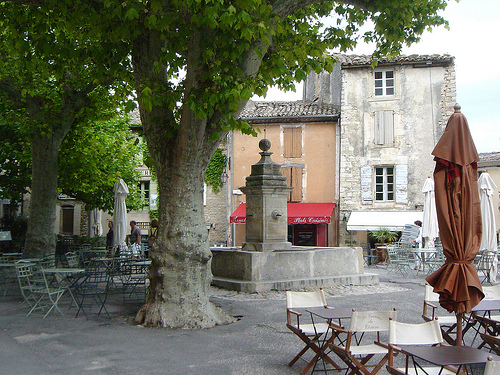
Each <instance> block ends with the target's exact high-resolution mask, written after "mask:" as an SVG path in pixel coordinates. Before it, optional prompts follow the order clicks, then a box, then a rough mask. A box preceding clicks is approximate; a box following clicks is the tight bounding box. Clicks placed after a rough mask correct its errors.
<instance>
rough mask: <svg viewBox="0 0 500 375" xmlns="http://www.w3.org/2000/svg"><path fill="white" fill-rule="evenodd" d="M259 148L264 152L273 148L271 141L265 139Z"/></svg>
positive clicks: (261, 141)
mask: <svg viewBox="0 0 500 375" xmlns="http://www.w3.org/2000/svg"><path fill="white" fill-rule="evenodd" d="M259 148H260V149H261V150H262V151H267V150H269V149H270V148H271V141H270V140H269V139H266V138H263V139H261V140H260V142H259Z"/></svg>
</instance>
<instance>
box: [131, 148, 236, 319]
mask: <svg viewBox="0 0 500 375" xmlns="http://www.w3.org/2000/svg"><path fill="white" fill-rule="evenodd" d="M188 154H191V153H190V152H188ZM178 156H179V157H178V158H177V160H170V161H169V163H165V164H167V165H166V166H164V167H159V168H157V177H158V184H159V186H160V191H159V199H160V202H159V232H158V239H157V240H156V242H155V244H154V246H153V248H152V249H151V250H150V252H149V254H150V258H151V260H152V264H151V267H150V286H149V290H148V291H149V294H148V298H147V300H146V303H145V305H144V306H143V307H142V308H141V309H140V311H139V312H138V314H137V316H136V321H137V322H138V323H142V324H143V325H145V326H150V327H158V326H159V327H171V328H208V327H213V326H215V325H220V324H227V323H230V322H232V321H233V320H234V319H233V318H232V317H230V316H228V315H226V314H225V313H224V312H223V311H222V310H221V309H220V308H218V307H216V306H214V305H213V304H212V303H211V302H210V301H209V296H210V293H209V287H210V282H211V278H212V272H211V258H212V254H211V251H210V248H209V243H208V233H207V229H206V227H205V218H204V212H203V200H202V199H203V175H204V168H202V167H201V166H200V161H199V159H198V160H196V159H191V158H190V157H188V158H185V155H178ZM190 159H191V160H190ZM180 160H183V161H182V162H180Z"/></svg>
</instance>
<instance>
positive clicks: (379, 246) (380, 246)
mask: <svg viewBox="0 0 500 375" xmlns="http://www.w3.org/2000/svg"><path fill="white" fill-rule="evenodd" d="M375 250H376V251H377V256H378V262H379V263H385V260H386V259H387V244H385V243H376V244H375Z"/></svg>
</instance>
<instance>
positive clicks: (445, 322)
mask: <svg viewBox="0 0 500 375" xmlns="http://www.w3.org/2000/svg"><path fill="white" fill-rule="evenodd" d="M438 308H439V294H438V293H434V290H433V287H432V286H430V285H429V284H426V285H425V292H424V309H423V312H422V318H423V319H424V321H426V322H430V321H432V320H435V319H438V322H439V325H440V327H441V334H442V335H443V338H444V340H445V341H446V342H447V343H448V344H450V345H455V339H454V338H453V337H452V335H455V336H456V328H457V317H456V316H455V315H453V314H449V315H440V316H437V309H438Z"/></svg>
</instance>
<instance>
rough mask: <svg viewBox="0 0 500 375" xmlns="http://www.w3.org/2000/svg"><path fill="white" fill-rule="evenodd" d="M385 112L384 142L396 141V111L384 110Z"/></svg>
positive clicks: (390, 143) (387, 143) (389, 143)
mask: <svg viewBox="0 0 500 375" xmlns="http://www.w3.org/2000/svg"><path fill="white" fill-rule="evenodd" d="M383 113H384V144H386V145H392V144H393V143H394V112H393V111H383Z"/></svg>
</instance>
